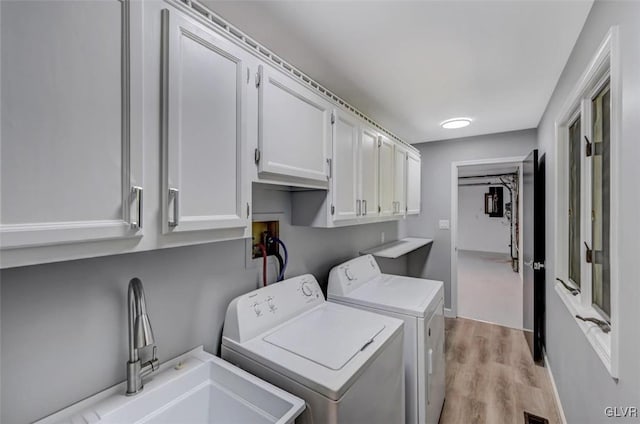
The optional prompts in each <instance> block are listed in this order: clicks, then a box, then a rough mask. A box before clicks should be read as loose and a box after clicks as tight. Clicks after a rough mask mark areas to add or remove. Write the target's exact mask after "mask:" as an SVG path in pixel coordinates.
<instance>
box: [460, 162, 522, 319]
mask: <svg viewBox="0 0 640 424" xmlns="http://www.w3.org/2000/svg"><path fill="white" fill-rule="evenodd" d="M522 160H523V158H520V157H518V158H502V159H491V160H484V161H467V162H457V163H454V164H452V180H451V181H452V192H451V196H452V208H451V209H452V212H451V213H452V216H451V223H452V224H451V244H452V253H451V255H452V260H451V265H452V266H451V281H452V286H451V287H452V312H453V314H454V315H456V316H461V317H464V318H470V319H474V320H478V321H486V322H490V323H493V324H498V325H502V326H505V327H511V328H516V329H522V328H523V280H522V225H521V223H522V218H523V215H522V214H523V207H522V181H523V180H522Z"/></svg>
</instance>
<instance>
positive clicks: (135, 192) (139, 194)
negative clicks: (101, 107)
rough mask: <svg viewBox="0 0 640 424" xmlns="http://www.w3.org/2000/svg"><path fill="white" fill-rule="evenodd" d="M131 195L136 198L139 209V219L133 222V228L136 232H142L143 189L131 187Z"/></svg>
mask: <svg viewBox="0 0 640 424" xmlns="http://www.w3.org/2000/svg"><path fill="white" fill-rule="evenodd" d="M131 194H132V195H133V198H135V200H136V205H137V207H138V213H137V217H136V220H135V221H131V228H133V229H135V230H142V187H140V186H133V187H131Z"/></svg>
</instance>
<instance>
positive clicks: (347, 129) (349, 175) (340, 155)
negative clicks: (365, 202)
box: [331, 111, 362, 221]
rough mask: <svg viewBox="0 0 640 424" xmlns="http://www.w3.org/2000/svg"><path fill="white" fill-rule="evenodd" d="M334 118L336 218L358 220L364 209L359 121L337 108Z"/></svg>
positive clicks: (334, 195) (333, 185) (334, 217)
mask: <svg viewBox="0 0 640 424" xmlns="http://www.w3.org/2000/svg"><path fill="white" fill-rule="evenodd" d="M333 121H334V123H333V125H332V126H333V159H332V172H331V173H332V174H333V175H332V184H331V191H332V199H333V202H332V206H333V220H334V221H339V220H343V219H355V218H356V217H357V216H358V215H359V214H360V213H361V211H362V204H361V201H360V199H358V123H357V121H356V120H355V118H353V117H351V116H349V115H348V114H346V113H343V112H338V111H335V112H334V119H333Z"/></svg>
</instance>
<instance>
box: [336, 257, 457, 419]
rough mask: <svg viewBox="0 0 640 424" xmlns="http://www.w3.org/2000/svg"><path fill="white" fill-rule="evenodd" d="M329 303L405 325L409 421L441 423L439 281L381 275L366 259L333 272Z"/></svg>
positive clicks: (442, 376)
mask: <svg viewBox="0 0 640 424" xmlns="http://www.w3.org/2000/svg"><path fill="white" fill-rule="evenodd" d="M327 291H328V296H327V297H328V300H329V301H330V302H336V303H340V304H343V305H348V306H353V307H356V308H360V309H363V310H366V311H372V312H376V313H379V314H384V315H387V316H390V317H395V318H398V319H401V320H403V321H404V334H405V337H404V364H405V384H406V389H405V395H406V419H407V421H406V422H407V423H411V424H413V423H421V424H422V423H426V424H437V423H438V420H439V418H440V413H441V411H442V405H443V404H444V395H445V358H444V294H443V284H442V282H441V281H434V280H426V279H422V278H411V277H403V276H398V275H390V274H383V273H381V272H380V268H379V267H378V263H377V262H376V261H375V259H374V258H373V256H371V255H365V256H360V257H358V258H355V259H352V260H350V261H348V262H345V263H343V264H342V265H338V266H336V267H334V268H333V269H332V270H331V272H330V273H329V287H328V290H327Z"/></svg>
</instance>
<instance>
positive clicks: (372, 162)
mask: <svg viewBox="0 0 640 424" xmlns="http://www.w3.org/2000/svg"><path fill="white" fill-rule="evenodd" d="M358 162H359V169H360V172H359V173H360V199H361V201H362V206H361V208H362V213H361V215H362V216H363V217H365V218H366V217H376V216H378V135H377V134H376V133H375V132H374V131H373V130H371V129H369V128H367V127H362V128H361V130H360V148H359V161H358Z"/></svg>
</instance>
